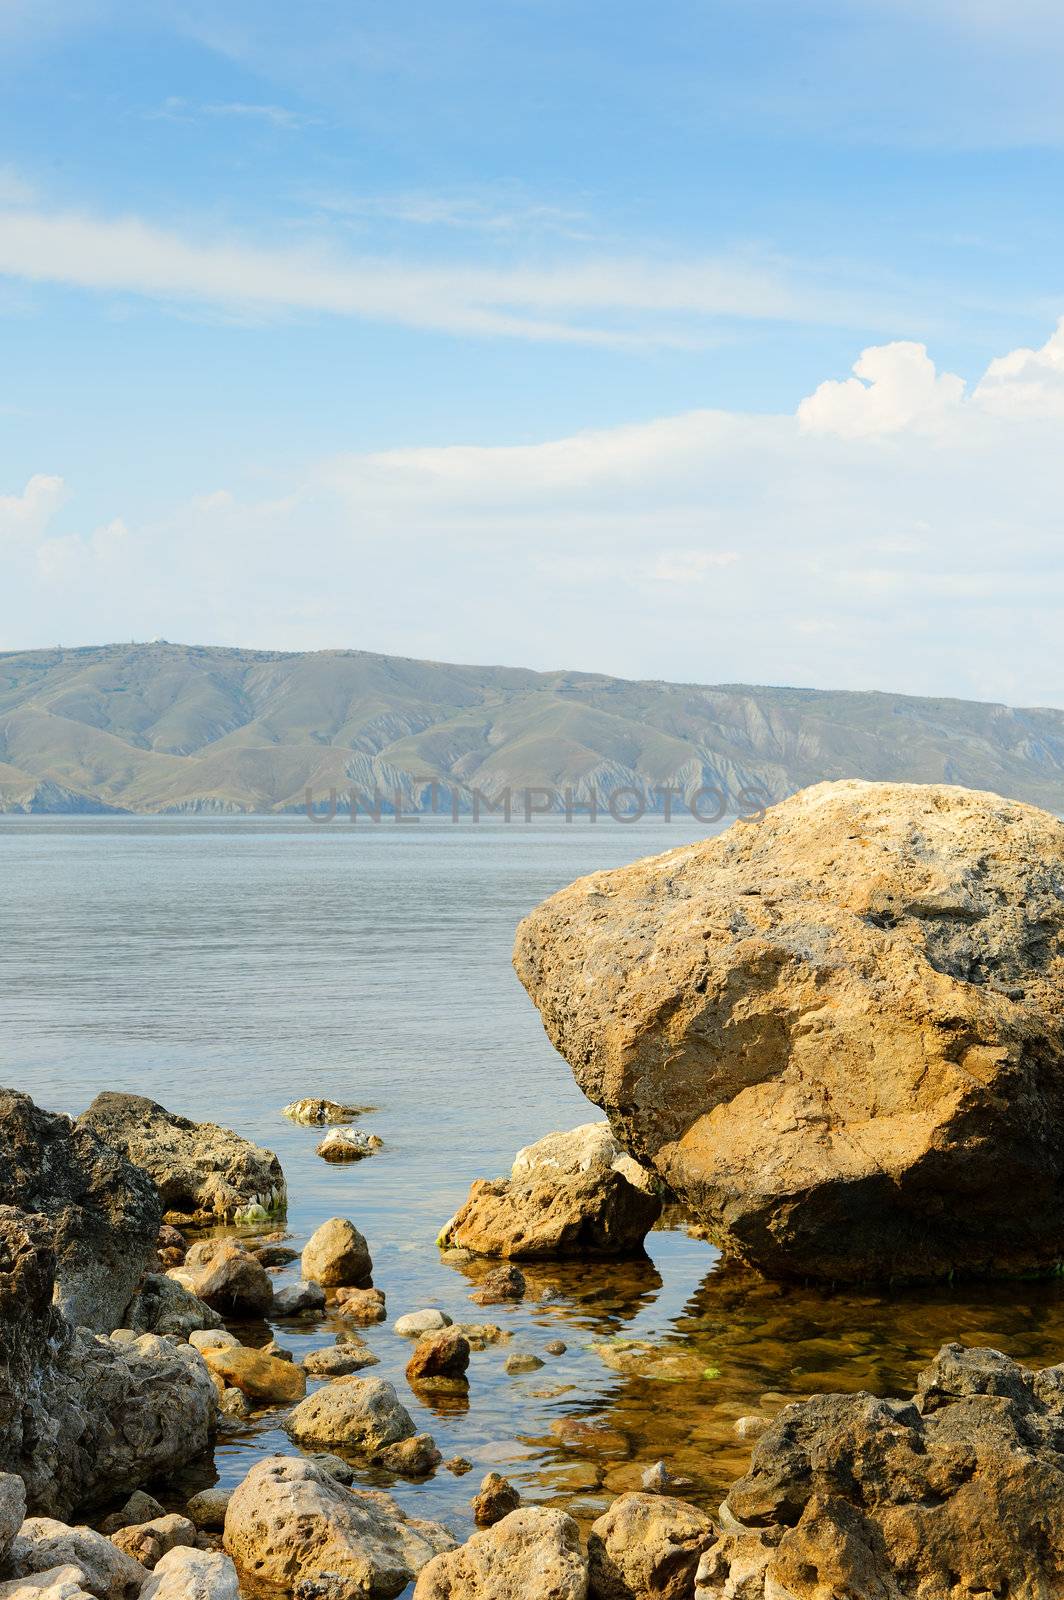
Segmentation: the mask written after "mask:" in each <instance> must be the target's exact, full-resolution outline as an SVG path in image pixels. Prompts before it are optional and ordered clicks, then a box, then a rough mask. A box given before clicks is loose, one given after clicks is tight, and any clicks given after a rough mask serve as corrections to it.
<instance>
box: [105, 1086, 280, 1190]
mask: <svg viewBox="0 0 1064 1600" xmlns="http://www.w3.org/2000/svg"><path fill="white" fill-rule="evenodd" d="M78 1122H79V1125H80V1126H82V1127H85V1128H89V1129H91V1130H92V1131H93V1132H94V1133H96V1134H98V1135H99V1137H100V1138H101V1139H104V1140H106V1142H107V1143H108V1144H110V1145H112V1146H113V1147H114V1148H115V1149H116V1150H122V1151H123V1152H124V1153H125V1154H126V1155H127V1156H128V1157H129V1159H130V1161H132V1162H134V1163H135V1164H136V1166H138V1167H141V1168H143V1169H144V1171H145V1172H147V1173H150V1174H151V1176H152V1178H154V1180H155V1183H156V1185H157V1186H158V1189H159V1193H160V1194H161V1196H162V1201H163V1206H164V1207H165V1209H166V1211H167V1212H177V1213H180V1214H181V1215H190V1216H193V1217H197V1218H203V1219H204V1220H210V1221H217V1222H245V1221H247V1222H254V1221H262V1220H264V1219H265V1218H266V1217H267V1216H272V1215H274V1214H276V1213H278V1212H283V1211H284V1208H285V1203H286V1190H285V1181H284V1174H283V1173H282V1171H281V1164H280V1162H279V1161H278V1159H277V1157H276V1156H275V1155H274V1154H273V1152H272V1151H271V1150H263V1149H260V1147H259V1146H258V1145H255V1144H252V1143H251V1142H250V1140H248V1139H242V1138H241V1137H240V1135H239V1134H236V1133H233V1132H232V1130H231V1129H229V1128H221V1127H219V1126H218V1125H217V1124H216V1123H213V1122H198V1123H197V1122H190V1121H189V1120H188V1118H187V1117H178V1116H175V1115H174V1114H173V1113H172V1112H169V1111H167V1110H165V1109H164V1107H162V1106H160V1105H157V1104H156V1102H155V1101H154V1100H147V1099H145V1098H144V1097H143V1096H141V1095H136V1094H100V1095H97V1096H96V1099H95V1100H94V1101H93V1102H92V1105H91V1106H90V1107H89V1109H88V1110H87V1111H86V1112H84V1113H83V1115H82V1116H81V1117H79V1119H78Z"/></svg>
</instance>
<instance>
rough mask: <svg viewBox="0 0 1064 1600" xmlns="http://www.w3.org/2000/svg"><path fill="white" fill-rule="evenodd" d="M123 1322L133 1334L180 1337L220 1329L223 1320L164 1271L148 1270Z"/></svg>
mask: <svg viewBox="0 0 1064 1600" xmlns="http://www.w3.org/2000/svg"><path fill="white" fill-rule="evenodd" d="M122 1325H123V1327H126V1328H132V1330H133V1331H134V1333H157V1334H159V1336H160V1337H162V1336H163V1335H165V1334H175V1335H176V1336H177V1338H179V1339H188V1338H189V1337H190V1335H192V1334H193V1333H196V1332H198V1331H200V1330H202V1329H204V1328H220V1327H221V1326H222V1319H221V1317H220V1316H219V1315H218V1313H217V1311H213V1310H212V1309H211V1307H210V1306H209V1305H208V1304H207V1302H206V1301H205V1300H201V1299H200V1298H199V1297H198V1295H194V1294H193V1293H192V1292H191V1291H190V1290H189V1289H186V1288H185V1286H184V1284H182V1283H178V1282H177V1280H176V1279H175V1278H171V1277H168V1276H167V1275H166V1274H165V1273H155V1272H153V1273H149V1274H148V1276H147V1277H146V1278H144V1279H143V1281H142V1282H141V1285H140V1287H139V1288H138V1290H137V1292H136V1294H135V1295H134V1296H133V1298H132V1300H131V1301H130V1302H129V1304H128V1306H127V1307H126V1309H125V1314H124V1316H123V1318H122Z"/></svg>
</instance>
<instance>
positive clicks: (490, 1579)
mask: <svg viewBox="0 0 1064 1600" xmlns="http://www.w3.org/2000/svg"><path fill="white" fill-rule="evenodd" d="M587 1592H588V1591H587V1562H586V1560H585V1559H584V1554H583V1551H582V1550H581V1549H580V1531H579V1529H578V1528H577V1525H576V1523H575V1522H574V1521H573V1519H572V1517H567V1516H566V1515H565V1514H564V1512H561V1511H549V1510H546V1509H542V1508H540V1507H538V1506H528V1507H526V1508H525V1509H524V1510H522V1511H512V1512H511V1513H510V1515H509V1516H508V1517H503V1519H502V1521H501V1522H497V1523H496V1524H495V1526H494V1527H493V1528H485V1529H483V1530H482V1531H481V1532H480V1533H475V1534H474V1535H473V1537H472V1538H471V1539H469V1540H467V1541H466V1543H465V1544H463V1545H460V1546H459V1548H458V1549H457V1550H452V1551H450V1552H449V1553H448V1554H446V1555H440V1556H435V1557H434V1558H433V1560H432V1561H430V1562H429V1563H428V1565H427V1566H426V1567H425V1568H423V1570H422V1573H421V1576H420V1577H419V1578H418V1581H417V1587H416V1588H415V1589H414V1600H531V1596H533V1595H537V1596H538V1595H542V1596H544V1597H547V1596H549V1597H550V1600H586V1596H587Z"/></svg>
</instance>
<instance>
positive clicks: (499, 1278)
mask: <svg viewBox="0 0 1064 1600" xmlns="http://www.w3.org/2000/svg"><path fill="white" fill-rule="evenodd" d="M527 1287H528V1285H527V1283H526V1282H525V1275H524V1273H523V1272H522V1271H521V1269H520V1268H519V1267H496V1268H495V1271H494V1272H489V1273H487V1275H486V1276H485V1277H483V1278H481V1280H480V1282H479V1284H478V1285H477V1287H476V1289H475V1290H474V1291H473V1293H472V1294H471V1295H470V1296H469V1298H470V1300H472V1301H473V1303H474V1304H475V1305H478V1306H496V1305H504V1304H505V1303H506V1301H508V1300H523V1299H524V1297H525V1290H526V1289H527Z"/></svg>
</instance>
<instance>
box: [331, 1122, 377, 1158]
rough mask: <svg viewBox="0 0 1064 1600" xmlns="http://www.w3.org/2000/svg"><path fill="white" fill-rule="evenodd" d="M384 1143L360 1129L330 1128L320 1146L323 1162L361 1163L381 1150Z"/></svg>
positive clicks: (372, 1134) (374, 1135)
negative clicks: (366, 1157)
mask: <svg viewBox="0 0 1064 1600" xmlns="http://www.w3.org/2000/svg"><path fill="white" fill-rule="evenodd" d="M383 1143H384V1141H383V1140H382V1139H378V1137H377V1135H376V1134H375V1133H363V1132H362V1130H361V1129H360V1128H330V1129H329V1131H328V1133H327V1134H326V1135H325V1137H324V1139H323V1140H322V1141H321V1143H320V1144H319V1146H318V1155H319V1156H321V1159H322V1160H323V1161H361V1160H362V1159H363V1158H364V1157H365V1156H371V1155H373V1153H374V1151H376V1150H380V1149H381V1148H382V1146H383Z"/></svg>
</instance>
